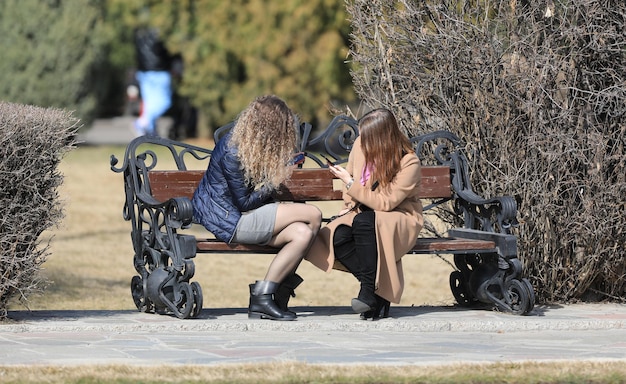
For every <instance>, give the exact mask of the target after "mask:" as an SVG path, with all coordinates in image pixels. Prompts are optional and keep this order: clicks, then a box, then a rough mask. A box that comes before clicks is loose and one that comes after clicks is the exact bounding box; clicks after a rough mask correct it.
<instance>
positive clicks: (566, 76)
mask: <svg viewBox="0 0 626 384" xmlns="http://www.w3.org/2000/svg"><path fill="white" fill-rule="evenodd" d="M346 4H347V8H348V13H349V15H350V17H351V21H352V28H353V29H352V31H353V33H352V36H351V38H352V51H351V56H352V59H353V64H354V66H353V68H354V69H353V71H352V76H353V81H354V83H355V88H356V90H357V93H358V94H359V96H360V97H361V99H363V100H364V101H365V102H366V103H367V104H368V105H369V106H370V107H380V106H383V107H387V108H389V109H391V110H392V111H394V113H395V114H396V115H397V117H398V118H399V121H400V122H401V125H402V127H403V129H404V130H405V131H406V132H407V133H409V134H419V133H424V132H428V131H433V130H439V129H446V130H450V131H452V132H453V133H455V134H457V135H459V136H460V137H461V138H463V139H464V141H465V142H466V143H467V148H466V153H467V155H468V157H469V159H470V163H471V167H472V171H473V182H474V184H475V190H477V191H478V192H480V193H482V194H483V195H485V196H496V195H512V196H515V197H516V199H517V200H518V203H519V221H520V223H521V225H520V227H519V228H518V229H517V234H518V235H519V238H520V244H519V245H520V253H521V254H520V257H521V258H522V260H523V261H524V263H525V267H526V271H527V273H528V274H529V276H530V278H531V281H532V282H533V285H534V286H535V287H537V288H538V292H537V293H538V298H539V299H540V300H542V301H548V302H550V301H570V300H575V299H589V300H600V299H612V300H621V301H624V300H626V276H625V275H626V229H625V228H626V202H625V200H626V199H625V197H626V180H625V179H626V164H625V163H626V151H625V146H626V144H625V137H626V41H625V40H624V36H625V35H626V4H625V3H624V2H620V1H611V0H575V1H568V2H559V1H552V0H547V1H540V2H529V1H512V2H508V1H507V2H502V1H478V2H471V3H470V2H466V3H463V2H461V3H460V2H458V1H450V0H444V1H441V2H426V1H418V0H400V1H390V0H348V1H347V3H346ZM442 217H443V218H444V219H445V220H448V222H451V221H452V220H453V218H452V217H450V216H449V215H446V214H445V213H444V214H443V215H442Z"/></svg>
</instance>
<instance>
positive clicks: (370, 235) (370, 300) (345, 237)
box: [333, 211, 378, 313]
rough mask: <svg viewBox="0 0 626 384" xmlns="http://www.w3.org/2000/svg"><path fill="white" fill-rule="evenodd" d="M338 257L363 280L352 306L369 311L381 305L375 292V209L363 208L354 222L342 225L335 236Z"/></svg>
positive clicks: (361, 310) (376, 262) (334, 244)
mask: <svg viewBox="0 0 626 384" xmlns="http://www.w3.org/2000/svg"><path fill="white" fill-rule="evenodd" d="M333 246H334V249H335V258H337V260H339V261H340V262H341V264H343V265H344V266H345V267H346V268H347V269H348V271H350V273H352V274H353V275H354V276H355V277H356V278H357V280H359V282H360V283H361V289H360V290H359V295H358V297H357V298H355V299H352V309H353V310H354V311H355V312H357V313H362V312H367V311H369V310H371V309H373V308H375V307H376V306H377V301H378V300H377V296H376V294H375V293H374V290H375V283H376V268H377V265H378V252H377V247H376V232H375V231H374V212H373V211H367V212H363V213H361V214H359V215H357V216H356V217H355V220H354V222H353V226H352V228H351V227H348V226H344V225H342V226H339V227H338V228H337V229H336V230H335V234H334V236H333Z"/></svg>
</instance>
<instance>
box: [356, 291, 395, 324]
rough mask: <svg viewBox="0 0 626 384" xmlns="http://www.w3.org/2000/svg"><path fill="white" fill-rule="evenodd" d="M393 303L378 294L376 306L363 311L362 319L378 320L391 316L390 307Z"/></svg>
mask: <svg viewBox="0 0 626 384" xmlns="http://www.w3.org/2000/svg"><path fill="white" fill-rule="evenodd" d="M390 306H391V304H390V303H389V301H388V300H385V299H383V298H382V297H380V296H378V295H376V306H375V307H374V308H372V309H371V310H369V311H366V312H363V313H361V320H367V319H372V320H378V319H384V318H387V317H389V307H390Z"/></svg>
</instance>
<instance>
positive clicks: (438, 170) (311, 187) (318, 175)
mask: <svg viewBox="0 0 626 384" xmlns="http://www.w3.org/2000/svg"><path fill="white" fill-rule="evenodd" d="M203 175H204V171H201V170H193V171H150V172H148V179H149V182H150V188H151V190H152V196H153V197H154V198H155V199H157V200H158V201H166V200H168V199H170V198H172V197H182V196H184V197H187V198H189V199H191V198H192V196H193V193H194V191H195V190H196V188H197V186H198V184H199V183H200V180H201V179H202V176H203ZM334 180H335V178H334V176H333V175H332V174H331V173H330V172H329V171H328V169H297V170H295V171H294V172H293V175H292V177H291V179H290V180H289V181H288V182H287V183H285V186H283V188H281V195H280V199H282V200H296V201H325V200H341V189H340V185H338V186H337V188H339V189H334V183H335V181H334ZM450 194H451V187H450V168H448V167H445V166H424V167H422V184H421V186H420V198H447V197H450Z"/></svg>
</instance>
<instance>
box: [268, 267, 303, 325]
mask: <svg viewBox="0 0 626 384" xmlns="http://www.w3.org/2000/svg"><path fill="white" fill-rule="evenodd" d="M303 281H304V280H303V279H302V277H300V276H299V275H298V274H296V273H292V274H291V275H289V276H287V277H286V278H285V280H283V281H282V282H281V283H280V285H279V286H278V289H277V290H276V293H275V294H274V301H275V302H276V305H278V308H280V309H281V311H283V312H289V313H293V314H294V315H295V314H296V313H295V312H294V311H290V310H289V308H287V304H288V303H289V299H290V298H292V297H296V292H295V289H296V288H297V287H298V286H299V285H300V284H302V282H303Z"/></svg>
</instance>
